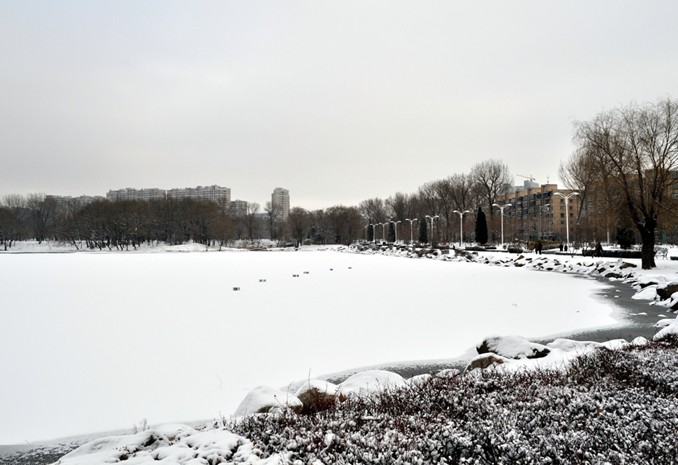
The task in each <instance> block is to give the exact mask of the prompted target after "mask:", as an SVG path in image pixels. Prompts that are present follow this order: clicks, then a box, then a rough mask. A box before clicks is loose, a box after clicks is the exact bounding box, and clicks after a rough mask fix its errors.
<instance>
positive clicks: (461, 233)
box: [452, 210, 469, 249]
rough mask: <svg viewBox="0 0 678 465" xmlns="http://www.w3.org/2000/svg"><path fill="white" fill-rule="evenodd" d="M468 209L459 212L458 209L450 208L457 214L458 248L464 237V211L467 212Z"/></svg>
mask: <svg viewBox="0 0 678 465" xmlns="http://www.w3.org/2000/svg"><path fill="white" fill-rule="evenodd" d="M468 212H469V211H468V210H464V211H463V212H460V211H459V210H452V213H456V214H458V215H459V248H460V249H461V242H462V240H463V239H464V213H468Z"/></svg>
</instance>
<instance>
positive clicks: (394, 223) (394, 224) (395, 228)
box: [391, 220, 402, 244]
mask: <svg viewBox="0 0 678 465" xmlns="http://www.w3.org/2000/svg"><path fill="white" fill-rule="evenodd" d="M391 223H393V230H394V231H395V241H396V244H397V243H398V225H399V224H400V223H402V221H400V220H398V221H393V220H391Z"/></svg>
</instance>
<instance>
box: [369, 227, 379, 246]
mask: <svg viewBox="0 0 678 465" xmlns="http://www.w3.org/2000/svg"><path fill="white" fill-rule="evenodd" d="M370 226H372V240H373V241H374V243H375V244H376V243H377V223H370Z"/></svg>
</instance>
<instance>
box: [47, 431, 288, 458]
mask: <svg viewBox="0 0 678 465" xmlns="http://www.w3.org/2000/svg"><path fill="white" fill-rule="evenodd" d="M177 427H178V429H177V430H176V431H172V430H171V428H168V426H163V427H161V428H160V429H154V430H148V431H142V432H140V433H137V434H134V435H128V436H113V437H108V438H103V439H99V440H96V441H93V442H90V443H88V444H85V445H83V446H81V447H79V448H78V449H76V450H74V451H73V452H71V453H69V454H67V455H65V456H64V457H63V458H62V459H61V460H60V462H59V463H60V465H92V464H96V463H101V464H104V463H117V462H124V463H126V464H128V465H140V464H147V463H167V464H175V465H180V464H186V465H197V464H205V463H240V464H252V465H254V464H257V465H265V464H276V463H279V461H278V457H277V456H276V455H274V456H272V457H269V458H268V459H266V460H264V459H260V458H259V457H258V456H257V454H256V452H255V451H253V450H252V443H251V442H250V441H248V440H247V439H245V438H243V437H242V436H238V435H237V434H233V433H231V432H229V431H225V430H223V429H207V430H205V431H200V432H196V431H193V430H191V431H190V432H185V431H186V430H184V429H182V428H185V427H183V425H177Z"/></svg>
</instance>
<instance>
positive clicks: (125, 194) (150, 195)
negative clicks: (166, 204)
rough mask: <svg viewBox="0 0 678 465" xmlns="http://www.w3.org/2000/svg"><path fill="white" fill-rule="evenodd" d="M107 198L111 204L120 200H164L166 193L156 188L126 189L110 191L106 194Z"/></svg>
mask: <svg viewBox="0 0 678 465" xmlns="http://www.w3.org/2000/svg"><path fill="white" fill-rule="evenodd" d="M106 198H107V199H108V200H110V201H111V202H116V201H119V200H146V201H148V200H164V199H165V191H164V190H163V189H157V188H155V187H153V188H150V189H134V188H132V187H126V188H124V189H117V190H110V191H108V192H107V193H106Z"/></svg>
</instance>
